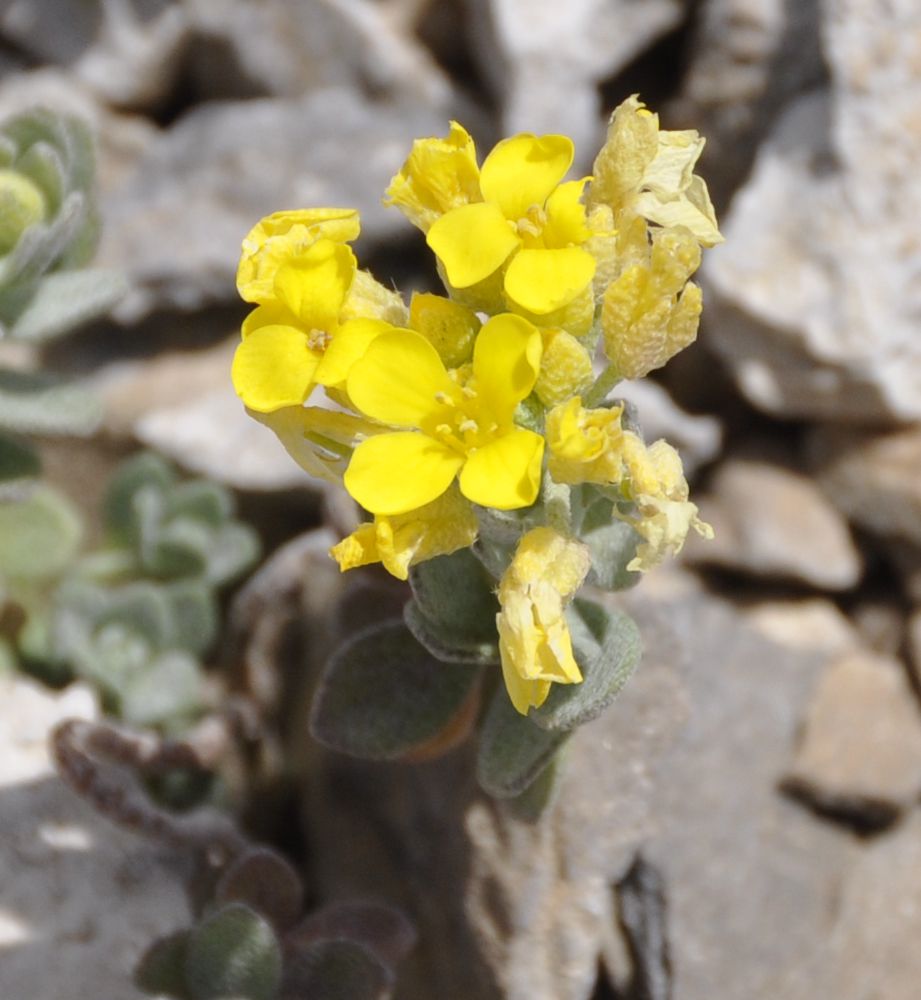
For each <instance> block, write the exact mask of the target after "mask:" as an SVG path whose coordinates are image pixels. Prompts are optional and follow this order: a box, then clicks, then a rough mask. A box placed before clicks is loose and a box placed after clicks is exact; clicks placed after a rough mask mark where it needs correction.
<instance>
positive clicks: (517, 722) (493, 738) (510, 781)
mask: <svg viewBox="0 0 921 1000" xmlns="http://www.w3.org/2000/svg"><path fill="white" fill-rule="evenodd" d="M566 737H567V734H566V733H560V732H548V731H547V730H546V729H541V728H540V726H536V725H535V724H534V723H533V722H532V721H531V720H530V719H529V718H528V717H527V716H525V715H521V714H520V713H518V712H517V711H516V710H515V708H514V706H513V705H512V703H511V701H509V697H508V694H507V693H506V691H505V689H504V688H501V687H500V688H499V689H497V691H496V693H495V695H494V696H493V700H492V702H491V703H490V706H489V709H488V711H487V712H486V718H485V719H484V720H483V726H482V729H481V730H480V747H479V753H478V755H477V780H478V781H479V783H480V787H481V788H482V789H483V790H484V791H485V792H487V793H488V794H489V795H492V796H493V797H494V798H497V799H509V798H513V797H514V796H516V795H520V794H521V793H522V792H523V791H524V790H525V789H526V788H527V787H528V786H529V785H530V784H531V783H532V782H534V781H535V780H536V779H537V777H538V776H539V775H540V773H541V772H542V771H543V770H544V768H546V767H547V766H548V765H549V764H550V762H551V761H552V760H553V756H554V754H555V753H556V752H557V750H558V749H559V747H560V746H561V745H562V744H563V742H564V741H565V740H566Z"/></svg>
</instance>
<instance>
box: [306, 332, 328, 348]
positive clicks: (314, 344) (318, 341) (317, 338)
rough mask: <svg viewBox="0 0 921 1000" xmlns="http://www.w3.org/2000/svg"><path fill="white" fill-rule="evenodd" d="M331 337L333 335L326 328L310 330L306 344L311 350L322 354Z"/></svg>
mask: <svg viewBox="0 0 921 1000" xmlns="http://www.w3.org/2000/svg"><path fill="white" fill-rule="evenodd" d="M332 339H333V335H332V334H331V333H330V332H329V331H328V330H310V331H309V332H308V334H307V346H308V347H309V348H310V350H311V351H317V352H318V353H320V354H322V353H323V352H324V351H325V350H326V348H327V347H329V345H330V342H331V341H332Z"/></svg>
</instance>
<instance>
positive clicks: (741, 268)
mask: <svg viewBox="0 0 921 1000" xmlns="http://www.w3.org/2000/svg"><path fill="white" fill-rule="evenodd" d="M820 9H821V16H822V23H821V27H822V35H821V37H822V44H823V51H824V56H825V60H826V63H827V65H828V71H829V77H830V82H829V85H828V88H827V90H824V91H823V92H820V93H817V94H816V95H814V96H808V97H803V98H799V99H797V100H796V101H795V102H793V104H792V105H791V106H790V108H789V110H788V111H786V112H785V114H784V115H783V117H782V119H781V120H780V121H779V122H778V125H777V128H776V130H775V132H774V133H773V134H772V136H771V138H770V139H769V140H768V141H767V142H766V143H765V144H764V146H763V147H762V149H761V150H760V151H759V153H758V156H757V159H756V162H755V168H754V172H753V174H752V177H751V179H750V180H749V181H748V183H747V184H746V185H745V187H744V188H743V189H742V190H741V191H740V192H739V194H738V196H737V197H736V198H735V199H734V201H733V205H732V209H731V212H730V213H729V215H728V217H727V218H726V219H725V225H724V234H725V235H726V237H727V241H726V244H725V245H724V246H721V247H719V248H716V249H715V250H714V251H713V252H712V253H711V254H709V255H708V261H706V262H705V264H704V269H705V274H706V277H707V280H708V283H709V286H710V288H711V289H712V292H713V294H712V295H711V299H710V302H709V303H708V312H709V319H708V323H707V330H708V342H709V343H710V345H711V346H713V347H714V348H715V349H716V350H718V351H719V353H720V354H721V355H722V357H723V358H724V360H725V361H726V362H727V364H728V366H729V367H730V369H731V370H732V371H733V372H734V375H735V378H736V380H737V382H738V384H739V386H740V388H741V389H742V391H743V392H744V393H745V395H746V396H747V397H748V398H749V399H750V400H751V401H752V402H753V403H754V404H755V405H756V406H758V407H760V408H762V409H764V410H767V411H769V412H771V413H779V414H782V415H783V416H784V417H787V418H789V417H807V418H816V417H819V418H823V419H828V420H834V421H841V422H845V421H847V422H853V421H859V420H867V421H871V420H872V421H880V420H890V421H891V420H902V421H904V420H911V419H917V418H919V417H921V363H919V362H921V346H919V341H918V337H917V335H916V333H917V319H916V317H917V312H918V308H919V302H921V299H919V291H918V288H919V286H918V282H917V277H916V274H915V268H914V265H913V261H914V260H915V257H916V254H917V249H918V236H917V229H916V225H915V221H914V220H915V219H916V218H917V216H918V213H919V211H921V175H919V173H918V171H917V168H916V165H917V162H918V158H919V155H921V131H919V129H918V127H917V107H918V101H919V96H921V35H919V33H918V30H917V5H916V4H915V3H914V2H913V0H897V2H894V3H890V2H889V0H840V2H839V0H835V2H827V3H824V4H823V5H822V6H821V8H820ZM881 108H884V109H885V113H881V112H880V109H881ZM804 220H807V221H806V222H804ZM711 307H712V308H711Z"/></svg>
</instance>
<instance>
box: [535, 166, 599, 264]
mask: <svg viewBox="0 0 921 1000" xmlns="http://www.w3.org/2000/svg"><path fill="white" fill-rule="evenodd" d="M590 180H591V178H590V177H583V178H582V179H581V180H578V181H567V182H566V183H565V184H560V186H559V187H558V188H557V189H556V190H555V191H554V192H553V194H551V195H550V197H549V198H548V199H547V222H546V225H545V226H544V231H543V241H544V246H546V247H551V248H561V247H568V246H571V245H572V244H574V243H575V244H581V243H584V242H585V241H586V240H587V239H588V238H589V236H590V235H591V231H590V230H589V228H588V225H587V223H586V216H585V206H584V205H583V204H582V191H583V189H584V188H585V185H586V184H587V183H588V181H590Z"/></svg>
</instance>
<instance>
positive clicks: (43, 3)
mask: <svg viewBox="0 0 921 1000" xmlns="http://www.w3.org/2000/svg"><path fill="white" fill-rule="evenodd" d="M188 28H189V22H188V15H187V13H186V10H185V8H184V5H183V4H181V3H180V4H177V3H173V2H172V0H82V2H80V3H67V4H63V5H62V4H61V3H59V2H57V0H11V2H10V3H7V4H5V5H4V7H3V9H2V10H0V34H2V35H3V36H4V37H5V38H7V39H9V40H10V41H12V42H14V43H15V44H16V45H18V46H20V47H21V48H23V49H25V50H26V51H27V52H29V53H30V54H31V55H33V56H34V57H36V58H38V59H40V60H44V61H47V62H52V63H58V64H61V65H66V66H67V67H68V68H69V71H70V73H71V74H72V76H73V77H74V78H76V79H77V80H79V81H80V82H82V83H84V84H86V85H87V86H89V87H90V88H91V89H92V90H93V91H94V92H95V93H96V94H97V95H98V96H99V97H101V98H102V99H103V100H105V101H107V102H108V103H110V104H112V105H114V106H118V107H128V108H151V107H153V106H155V105H156V104H158V103H159V102H161V101H163V100H164V99H165V98H166V97H167V96H168V94H169V92H170V89H171V88H172V86H173V84H174V81H175V79H176V76H177V74H178V72H179V70H180V67H181V56H182V53H183V49H184V45H185V41H186V39H187V37H188Z"/></svg>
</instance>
